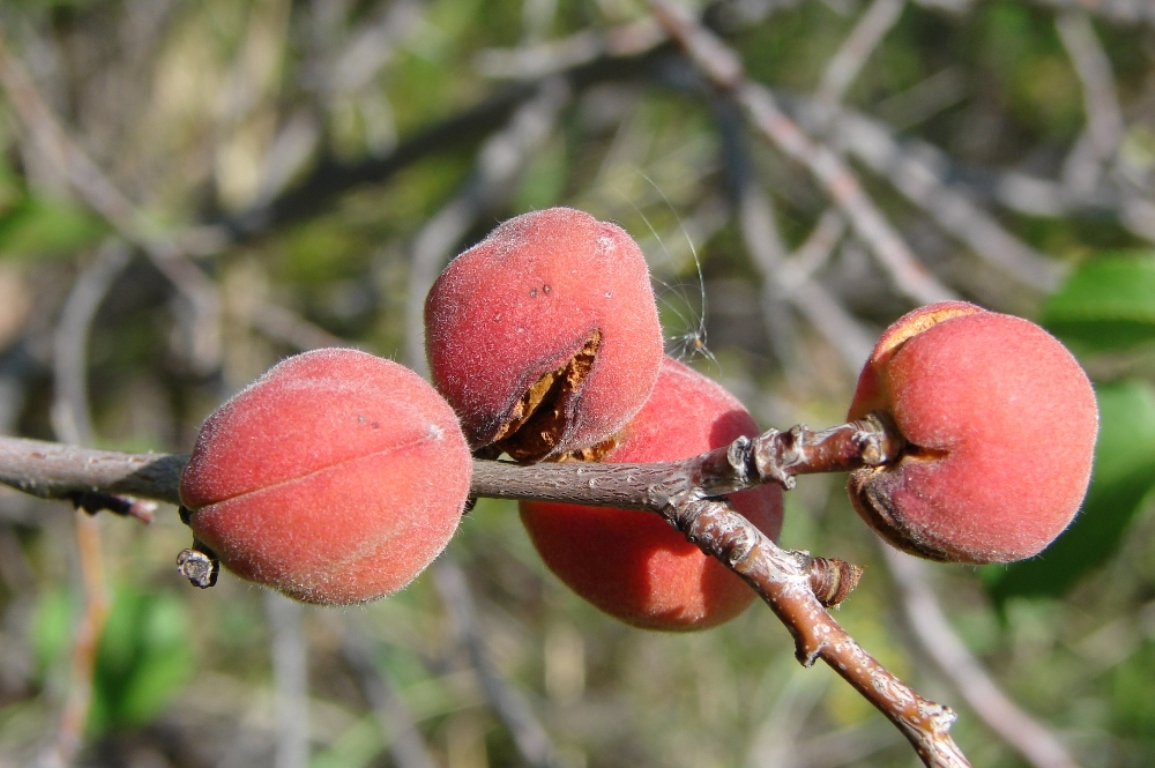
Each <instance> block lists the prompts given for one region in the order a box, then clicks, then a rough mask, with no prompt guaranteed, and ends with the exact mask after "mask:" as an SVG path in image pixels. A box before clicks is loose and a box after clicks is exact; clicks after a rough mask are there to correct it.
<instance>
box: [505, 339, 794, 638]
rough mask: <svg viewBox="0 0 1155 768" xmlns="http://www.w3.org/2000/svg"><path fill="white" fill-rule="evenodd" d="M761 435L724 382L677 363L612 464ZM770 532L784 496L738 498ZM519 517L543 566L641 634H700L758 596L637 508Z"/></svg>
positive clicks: (666, 371) (534, 511) (670, 456)
mask: <svg viewBox="0 0 1155 768" xmlns="http://www.w3.org/2000/svg"><path fill="white" fill-rule="evenodd" d="M756 434H758V428H757V425H755V423H754V419H753V418H752V417H751V416H750V414H749V413H748V412H747V411H746V409H745V408H743V407H742V404H741V403H739V402H738V401H737V400H736V399H735V398H734V396H733V395H731V394H730V393H729V392H727V391H726V390H725V389H724V388H722V387H721V386H720V385H718V384H716V383H715V382H713V381H711V380H710V379H708V378H706V377H705V376H703V375H701V374H699V373H697V372H695V371H693V370H692V369H690V368H688V367H687V366H685V365H683V364H681V363H679V362H677V361H675V360H671V359H669V358H666V359H665V360H664V362H663V364H662V370H661V374H660V375H659V377H658V383H657V385H656V386H655V387H654V392H653V394H652V395H651V396H650V399H649V400H648V401H647V402H646V405H645V406H644V407H643V408H642V410H641V411H640V412H639V413H638V414H637V415H636V416H635V417H634V418H633V420H632V421H631V422H630V423H629V425H628V426H627V427H626V429H625V430H624V431H623V433H622V435H621V438H620V443H619V444H618V445H617V447H616V448H614V449H613V450H612V451H610V452H609V453H608V454H607V455H606V456H605V458H604V461H607V462H654V461H672V460H675V459H681V458H688V457H690V456H696V455H697V454H699V453H704V452H705V451H708V450H710V449H712V448H717V447H720V446H724V445H728V444H729V443H731V442H733V441H734V440H735V439H736V438H738V437H740V436H743V435H745V436H753V435H756ZM730 500H731V501H732V503H733V505H734V508H735V509H737V510H738V511H739V512H741V513H742V514H743V515H745V516H746V518H747V519H749V520H750V522H752V523H754V525H756V526H757V527H758V528H759V529H760V530H761V531H762V532H763V533H765V534H766V535H768V536H770V537H771V538H775V539H776V538H777V537H778V533H779V531H780V529H781V527H782V491H781V489H780V488H779V487H778V486H770V485H764V486H760V487H758V488H753V489H750V490H746V491H742V492H740V493H736V494H733V495H732V496H731V497H730ZM521 519H522V522H523V523H524V524H525V527H526V529H527V530H528V531H529V535H530V537H531V539H532V540H533V543H534V546H535V547H536V548H537V551H538V553H539V554H540V555H541V557H542V559H543V560H544V561H545V564H546V565H547V566H548V567H549V568H550V570H551V571H553V572H554V573H555V574H556V575H557V576H558V577H559V578H560V579H561V580H562V581H563V582H565V584H566V585H567V586H569V587H570V588H571V589H573V590H574V591H575V592H577V593H578V594H579V595H581V596H582V597H583V598H585V599H586V600H588V601H589V602H591V603H593V604H594V605H595V606H597V607H598V608H600V609H601V610H603V611H605V612H606V613H608V614H610V615H611V616H614V617H616V618H618V619H621V620H622V621H624V622H626V623H627V624H630V625H633V626H635V627H640V628H643V629H659V630H693V629H705V628H707V627H713V626H716V625H718V624H721V623H723V622H725V621H728V620H729V619H732V618H734V617H735V616H737V615H738V614H739V613H741V612H742V611H743V610H744V609H745V608H746V607H747V606H749V605H750V603H751V602H752V601H753V600H754V597H755V595H754V592H753V591H752V590H751V589H750V588H749V587H748V586H746V584H744V583H743V582H742V580H741V579H740V578H739V577H738V576H736V575H735V574H734V573H733V572H731V571H730V570H728V569H727V568H726V567H725V566H723V565H722V564H721V563H719V562H718V561H717V560H715V559H713V558H711V557H708V556H707V555H705V554H703V553H702V551H701V550H700V549H698V547H697V546H695V545H694V544H691V543H690V542H688V541H687V540H686V538H685V537H684V536H683V535H682V534H680V533H678V532H677V531H676V530H674V529H673V528H671V527H670V525H669V524H668V523H667V522H665V521H664V520H662V519H661V518H660V517H659V516H657V515H655V514H653V513H651V512H641V511H637V510H623V509H608V508H604V507H584V506H578V505H573V504H554V503H545V502H533V501H530V502H522V503H521Z"/></svg>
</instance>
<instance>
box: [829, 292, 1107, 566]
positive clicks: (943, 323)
mask: <svg viewBox="0 0 1155 768" xmlns="http://www.w3.org/2000/svg"><path fill="white" fill-rule="evenodd" d="M871 411H883V412H885V413H888V414H889V415H890V417H891V418H893V420H894V423H895V424H896V425H897V427H898V430H899V431H900V432H901V433H902V435H903V436H904V437H905V438H906V440H907V443H908V445H907V447H906V448H905V449H904V450H903V452H902V454H901V456H900V457H899V459H898V460H897V462H895V463H892V464H887V465H883V466H880V467H877V468H866V469H860V470H858V471H856V472H854V473H852V474H851V476H850V484H849V488H850V498H851V501H853V503H854V506H855V508H856V509H857V510H858V513H859V514H860V515H861V516H862V518H863V519H864V520H866V522H867V523H868V524H869V525H870V526H871V527H872V528H874V530H875V531H877V532H878V533H879V534H880V535H881V536H882V537H883V538H885V539H886V540H887V541H889V542H891V543H892V544H894V545H895V546H896V547H898V548H900V549H903V550H906V551H908V552H910V553H912V554H916V555H921V556H923V557H927V558H930V559H933V560H949V561H958V562H965V563H992V562H1009V561H1012V560H1020V559H1022V558H1026V557H1031V556H1032V555H1035V554H1038V553H1039V552H1041V551H1042V550H1043V549H1044V548H1045V547H1046V546H1047V545H1048V544H1050V543H1051V541H1053V540H1054V539H1055V538H1056V537H1057V536H1058V535H1059V534H1060V533H1062V532H1063V530H1064V529H1065V528H1066V527H1067V525H1068V524H1069V523H1070V522H1071V520H1072V519H1073V518H1074V516H1075V513H1076V512H1077V511H1078V509H1079V505H1080V504H1081V503H1082V500H1083V497H1084V495H1085V494H1086V491H1087V484H1088V482H1089V480H1090V475H1091V461H1092V454H1093V451H1094V446H1095V436H1096V433H1097V430H1098V420H1099V419H1098V408H1097V406H1096V403H1095V394H1094V391H1093V390H1092V389H1091V384H1090V382H1089V381H1088V380H1087V376H1086V374H1085V373H1084V372H1083V369H1082V368H1080V367H1079V364H1078V363H1077V362H1076V361H1075V358H1074V357H1072V356H1071V353H1070V352H1068V351H1067V349H1066V348H1065V347H1064V346H1063V345H1062V344H1061V343H1059V341H1058V340H1056V339H1055V338H1054V337H1053V336H1051V335H1050V334H1048V333H1047V332H1046V331H1044V330H1043V329H1042V328H1040V327H1039V326H1037V325H1035V324H1034V323H1032V322H1030V321H1028V320H1024V319H1022V318H1019V317H1013V316H1011V315H1002V314H998V313H995V312H988V311H985V310H983V309H982V308H980V307H976V306H974V305H972V304H966V303H963V302H945V303H942V304H933V305H930V306H926V307H922V308H920V309H916V310H914V311H913V312H911V313H909V314H907V315H906V316H904V317H902V318H900V319H899V320H898V321H897V322H895V323H894V324H893V325H892V326H891V327H890V328H889V329H887V331H886V332H885V333H884V334H883V336H882V338H881V340H880V341H879V342H878V345H877V346H876V347H875V349H874V352H873V354H872V355H871V358H870V360H869V361H868V362H867V364H866V367H865V368H864V369H863V371H862V375H861V377H860V378H859V381H858V389H857V391H856V393H855V395H854V401H853V404H852V405H851V407H850V418H851V419H858V418H861V417H863V416H865V415H866V414H867V413H869V412H871Z"/></svg>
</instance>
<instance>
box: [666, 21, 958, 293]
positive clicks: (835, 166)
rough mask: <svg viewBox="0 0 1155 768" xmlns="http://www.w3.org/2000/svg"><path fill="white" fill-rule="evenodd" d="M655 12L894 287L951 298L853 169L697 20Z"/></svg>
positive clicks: (694, 60) (712, 81)
mask: <svg viewBox="0 0 1155 768" xmlns="http://www.w3.org/2000/svg"><path fill="white" fill-rule="evenodd" d="M651 6H652V7H653V9H654V14H655V15H656V16H657V17H658V19H659V20H660V21H661V22H662V24H663V25H664V26H665V28H666V31H667V32H668V33H669V35H670V36H671V37H672V38H674V40H675V41H676V42H677V43H678V44H679V45H681V46H682V48H683V50H685V52H686V54H687V55H688V56H689V57H690V58H691V60H692V61H693V62H694V64H695V65H696V66H697V67H698V68H699V69H700V70H701V71H702V73H703V74H704V75H705V76H706V77H707V78H709V80H710V82H711V83H713V84H714V85H715V86H716V87H717V88H719V89H720V90H721V91H722V92H723V93H724V94H727V95H728V96H729V97H730V98H732V99H734V101H735V102H736V103H737V104H739V105H740V106H741V107H742V110H743V111H744V112H745V114H746V117H747V119H748V120H750V122H751V123H752V124H753V125H754V126H755V128H757V129H758V131H759V132H761V133H762V135H763V136H765V138H766V139H768V140H769V141H770V142H771V143H773V144H774V145H775V146H776V147H778V149H779V150H780V151H782V152H784V153H785V154H787V155H789V156H790V157H792V158H794V159H795V160H797V161H798V162H800V163H802V165H803V166H804V167H805V168H806V170H807V171H809V172H810V175H811V176H813V177H814V179H815V181H817V182H818V183H819V185H821V186H822V188H823V189H824V190H825V191H826V193H827V194H828V195H829V196H830V199H831V200H832V201H833V202H834V203H835V204H836V205H837V206H838V207H839V208H841V209H842V211H843V212H844V213H845V214H846V216H847V218H848V219H849V220H850V223H851V226H852V227H853V228H854V231H855V232H856V233H857V234H858V236H859V237H861V238H862V240H863V241H864V242H865V243H867V244H868V245H869V246H870V248H871V250H872V252H873V253H874V254H875V256H876V257H877V258H878V261H879V264H880V265H881V266H882V268H883V269H884V270H885V271H886V273H887V275H888V276H889V278H890V280H891V282H892V283H893V284H894V286H895V288H896V289H898V290H899V291H900V292H901V293H902V294H903V295H905V296H907V297H908V298H910V299H912V300H913V301H915V302H917V303H919V304H930V303H934V302H936V301H946V300H949V299H954V298H956V297H955V294H954V292H953V291H951V290H950V289H949V288H947V287H946V286H944V285H943V284H942V283H940V282H939V281H938V280H937V279H935V277H934V276H933V275H932V274H931V273H930V272H929V271H928V270H927V269H926V267H925V266H924V265H923V264H922V262H920V261H919V260H918V257H917V256H915V254H914V253H913V252H912V251H911V250H910V247H909V246H907V244H906V243H905V242H903V240H902V237H901V236H900V235H899V234H898V232H897V231H896V230H895V228H894V226H893V225H891V223H890V222H889V221H887V219H886V217H885V216H883V215H882V212H881V211H879V210H878V207H877V206H876V205H875V204H874V202H873V201H872V200H871V199H870V197H869V196H868V195H867V194H866V192H865V191H864V190H863V188H862V185H861V184H860V183H859V181H858V178H857V176H855V174H854V171H853V170H852V169H851V168H850V166H849V165H847V164H846V162H845V161H843V160H842V159H841V158H840V157H839V156H838V155H837V154H836V153H834V152H833V151H832V150H831V149H830V148H829V147H827V146H826V145H825V144H822V143H820V142H818V141H815V140H814V139H813V138H812V137H810V136H809V135H807V134H806V132H805V131H803V130H802V128H801V127H800V126H799V125H798V124H797V123H796V122H794V121H793V120H792V119H790V117H788V116H787V115H786V113H785V112H783V111H782V110H781V109H780V108H779V106H778V103H777V101H776V100H775V99H774V96H773V95H772V94H771V93H770V91H769V90H768V89H766V88H765V87H763V86H761V85H759V84H757V83H754V82H751V81H749V80H747V79H746V75H745V72H744V69H743V65H742V61H741V59H740V58H739V57H738V56H737V54H735V53H734V51H732V50H731V49H730V48H728V47H726V45H725V44H724V43H723V42H722V41H721V40H720V39H719V38H718V37H716V36H715V35H713V34H712V33H711V32H709V31H708V30H707V29H705V28H704V27H703V26H701V25H700V24H698V23H696V22H695V21H693V20H692V19H689V18H688V17H686V16H685V15H684V14H683V13H682V12H681V11H680V10H677V9H675V8H674V7H673V6H671V5H669V4H667V3H665V2H661V1H660V0H653V1H652V2H651Z"/></svg>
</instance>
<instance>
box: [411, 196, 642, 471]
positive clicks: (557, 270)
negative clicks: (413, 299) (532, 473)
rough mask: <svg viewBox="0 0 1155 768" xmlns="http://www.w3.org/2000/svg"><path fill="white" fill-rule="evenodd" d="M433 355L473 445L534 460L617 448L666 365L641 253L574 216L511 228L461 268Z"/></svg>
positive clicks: (452, 281)
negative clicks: (610, 441) (603, 446)
mask: <svg viewBox="0 0 1155 768" xmlns="http://www.w3.org/2000/svg"><path fill="white" fill-rule="evenodd" d="M425 345H426V346H425V348H426V353H427V355H428V357H429V366H430V368H431V370H432V377H433V383H434V384H435V385H436V386H437V389H438V391H440V392H441V394H442V395H444V396H445V398H446V399H447V400H448V401H449V402H450V404H451V405H452V406H453V408H454V410H456V411H457V413H458V415H459V416H460V417H461V422H462V427H463V429H464V430H465V434H466V437H467V438H468V440H469V443H470V445H471V446H472V447H473V448H474V449H481V448H485V447H486V446H489V449H488V450H487V451H486V455H497V454H499V453H501V452H502V451H504V452H506V453H508V454H509V455H510V456H512V457H513V458H515V459H518V460H522V461H536V460H540V459H543V458H550V457H557V456H559V455H561V454H564V453H567V452H570V451H576V450H582V449H586V448H590V447H592V446H594V445H595V444H597V443H599V442H601V441H603V440H606V439H607V438H609V437H610V436H611V435H613V433H614V432H616V431H617V430H619V429H621V427H622V426H624V425H625V423H626V422H627V421H629V419H630V417H631V416H633V415H634V414H635V413H636V412H637V411H638V409H639V408H641V407H642V403H644V402H645V400H646V397H648V396H649V394H650V390H651V389H653V386H654V381H655V380H656V379H657V375H658V367H659V365H660V364H661V359H662V331H661V326H660V325H659V324H658V311H657V307H656V304H655V301H654V294H653V289H652V288H651V286H650V277H649V270H648V268H647V266H646V261H645V258H644V257H643V255H642V252H641V250H640V249H639V248H638V246H637V244H636V243H635V242H634V241H633V240H632V239H631V238H630V236H629V235H627V234H626V233H625V231H623V230H622V229H621V228H620V227H617V226H615V225H613V224H606V223H602V222H599V221H597V220H596V219H594V218H593V217H592V216H590V215H589V214H586V213H582V212H581V211H575V210H571V209H569V208H551V209H549V210H546V211H537V212H534V213H527V214H524V215H522V216H518V217H516V218H514V219H510V220H509V221H507V222H505V223H504V224H502V225H501V226H499V227H498V228H497V229H495V230H494V231H493V232H492V233H490V235H489V237H488V238H486V239H485V240H484V241H483V242H481V243H479V244H478V245H476V246H474V247H473V248H471V249H469V250H468V251H466V252H465V253H463V254H461V255H460V256H458V257H457V258H456V259H454V260H453V261H452V262H451V263H450V264H449V266H448V267H447V268H446V269H445V271H444V272H443V273H442V274H441V276H440V277H439V278H438V279H437V282H436V283H435V284H434V286H433V288H432V290H430V292H429V296H428V297H427V299H426V301H425Z"/></svg>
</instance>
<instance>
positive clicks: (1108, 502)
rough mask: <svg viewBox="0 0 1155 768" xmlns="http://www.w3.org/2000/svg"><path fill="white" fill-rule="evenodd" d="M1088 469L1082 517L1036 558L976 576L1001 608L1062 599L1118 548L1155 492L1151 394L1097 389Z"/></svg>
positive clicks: (1125, 387) (1138, 388)
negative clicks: (1009, 602) (1095, 437)
mask: <svg viewBox="0 0 1155 768" xmlns="http://www.w3.org/2000/svg"><path fill="white" fill-rule="evenodd" d="M1097 395H1098V400H1099V418H1100V422H1099V441H1098V444H1097V445H1096V447H1095V470H1094V474H1093V476H1092V478H1091V487H1090V490H1089V491H1088V494H1087V500H1086V502H1085V503H1084V504H1083V510H1082V511H1081V512H1080V513H1079V516H1078V517H1077V518H1075V522H1074V524H1072V526H1071V527H1070V528H1069V529H1068V530H1067V532H1066V533H1064V534H1063V535H1062V536H1060V537H1059V539H1058V540H1057V541H1056V542H1055V543H1054V544H1052V545H1051V546H1050V547H1048V548H1047V549H1046V551H1044V552H1043V553H1042V554H1041V555H1039V556H1038V557H1037V558H1034V559H1032V560H1026V561H1023V562H1019V563H1013V564H1011V565H1009V566H987V567H986V568H983V569H982V576H983V579H984V581H986V583H987V586H988V588H989V590H990V593H991V595H992V596H993V597H994V598H995V600H996V601H997V602H999V603H1000V604H1001V603H1002V602H1004V601H1005V600H1006V599H1007V598H1010V597H1021V596H1051V597H1057V596H1060V595H1062V594H1064V593H1066V592H1067V591H1068V590H1069V589H1070V588H1071V587H1072V586H1074V585H1075V583H1076V582H1077V581H1078V580H1079V579H1080V578H1081V577H1082V576H1083V575H1085V574H1086V573H1088V572H1089V571H1091V570H1093V569H1095V568H1097V567H1098V566H1100V565H1101V564H1103V563H1104V562H1105V561H1106V560H1107V559H1108V558H1110V557H1111V555H1112V554H1113V553H1114V552H1115V551H1116V550H1117V549H1118V547H1119V543H1120V541H1121V540H1122V538H1123V535H1124V533H1125V532H1126V530H1127V526H1128V525H1129V524H1130V522H1131V520H1132V518H1133V517H1134V516H1135V514H1136V513H1137V512H1138V511H1139V510H1141V509H1142V508H1143V507H1144V499H1145V498H1146V497H1147V496H1148V495H1149V494H1150V493H1151V492H1152V490H1153V489H1155V387H1153V386H1152V385H1151V384H1150V383H1148V382H1142V381H1122V382H1116V383H1112V384H1105V385H1101V386H1100V387H1099V388H1098V390H1097Z"/></svg>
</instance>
